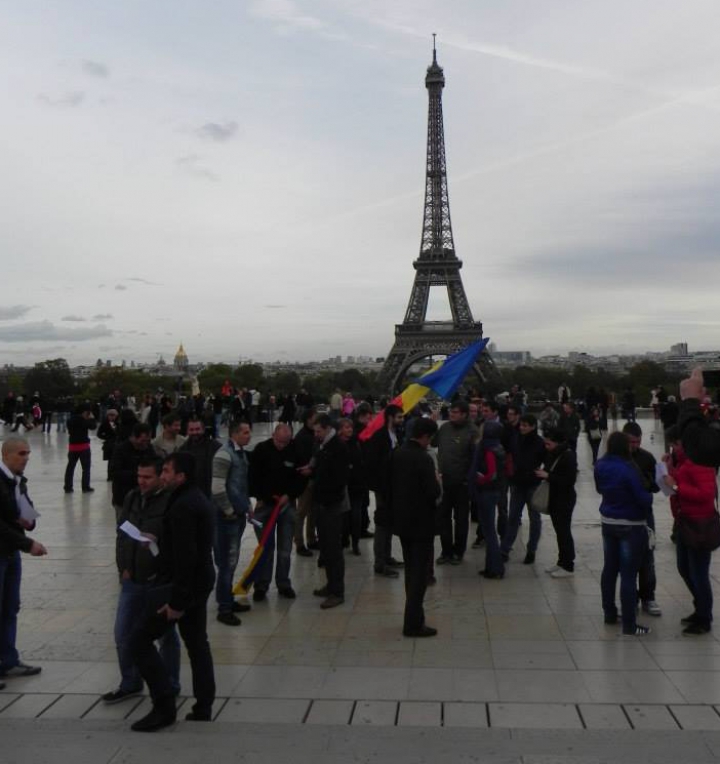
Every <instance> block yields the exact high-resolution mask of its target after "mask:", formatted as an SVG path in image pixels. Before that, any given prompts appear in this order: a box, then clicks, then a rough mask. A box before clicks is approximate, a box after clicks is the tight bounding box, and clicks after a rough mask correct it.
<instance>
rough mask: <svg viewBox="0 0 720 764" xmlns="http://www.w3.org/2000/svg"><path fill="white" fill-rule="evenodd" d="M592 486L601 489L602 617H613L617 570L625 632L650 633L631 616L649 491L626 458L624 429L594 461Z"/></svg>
mask: <svg viewBox="0 0 720 764" xmlns="http://www.w3.org/2000/svg"><path fill="white" fill-rule="evenodd" d="M595 486H596V488H597V490H598V493H600V494H602V503H601V504H600V516H601V519H602V535H603V552H604V555H605V564H604V566H603V571H602V576H601V579H600V589H601V591H602V603H603V611H604V612H605V623H608V624H612V623H617V620H618V612H617V605H616V604H615V587H616V584H617V577H618V573H619V574H620V605H621V611H622V630H623V634H629V635H635V636H641V635H643V634H648V633H649V632H650V629H649V628H648V627H647V626H642V625H640V624H638V623H637V622H636V620H635V614H636V611H637V584H636V580H637V574H638V571H639V570H640V565H641V563H642V560H643V555H644V554H645V550H646V548H647V543H648V533H647V517H648V513H649V511H650V508H651V507H652V495H651V494H650V493H648V491H646V490H645V489H644V488H643V485H642V481H641V478H640V473H639V472H638V471H637V469H636V468H635V467H634V466H633V464H632V463H631V461H630V444H629V442H628V438H627V435H626V434H625V433H623V432H614V433H612V435H610V437H609V438H608V441H607V452H606V453H605V456H603V457H602V458H601V459H599V460H598V462H597V464H596V465H595Z"/></svg>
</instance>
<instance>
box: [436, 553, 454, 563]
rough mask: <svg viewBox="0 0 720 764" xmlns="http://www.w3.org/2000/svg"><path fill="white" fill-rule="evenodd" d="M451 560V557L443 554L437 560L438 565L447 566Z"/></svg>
mask: <svg viewBox="0 0 720 764" xmlns="http://www.w3.org/2000/svg"><path fill="white" fill-rule="evenodd" d="M450 560H451V557H449V556H446V555H444V554H441V555H440V557H438V558H437V560H435V564H436V565H447V564H448V563H449V562H450Z"/></svg>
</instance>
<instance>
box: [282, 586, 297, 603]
mask: <svg viewBox="0 0 720 764" xmlns="http://www.w3.org/2000/svg"><path fill="white" fill-rule="evenodd" d="M278 596H280V597H284V598H285V599H286V600H294V599H295V598H296V597H297V594H295V589H293V588H292V586H283V588H282V589H278Z"/></svg>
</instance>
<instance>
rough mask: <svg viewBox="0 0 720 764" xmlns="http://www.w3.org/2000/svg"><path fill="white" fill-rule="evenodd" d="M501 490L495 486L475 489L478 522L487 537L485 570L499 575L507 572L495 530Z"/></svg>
mask: <svg viewBox="0 0 720 764" xmlns="http://www.w3.org/2000/svg"><path fill="white" fill-rule="evenodd" d="M498 497H499V492H498V491H497V490H496V489H493V488H484V489H483V490H482V491H475V501H476V503H477V508H478V523H479V524H480V528H481V529H482V534H483V536H484V537H485V570H486V571H487V572H488V573H492V574H494V575H497V574H499V573H504V572H505V565H504V564H503V560H502V557H501V555H500V539H499V538H498V535H497V531H496V530H495V510H496V508H497V503H498Z"/></svg>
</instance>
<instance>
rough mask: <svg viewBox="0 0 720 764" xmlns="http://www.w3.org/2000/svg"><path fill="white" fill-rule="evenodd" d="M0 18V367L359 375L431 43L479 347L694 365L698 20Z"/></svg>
mask: <svg viewBox="0 0 720 764" xmlns="http://www.w3.org/2000/svg"><path fill="white" fill-rule="evenodd" d="M0 10H2V18H3V23H2V25H0V68H1V73H2V81H3V87H2V89H0V109H1V110H2V114H3V140H2V144H1V145H0V166H1V169H2V176H1V177H2V182H1V183H0V209H1V210H2V212H1V213H0V241H1V242H2V271H1V272H2V279H1V281H0V283H2V302H0V364H2V363H24V362H29V361H37V360H42V359H44V358H48V357H57V356H62V357H65V358H67V359H68V360H69V361H70V362H71V363H73V364H74V363H93V362H94V361H95V359H96V358H98V357H99V356H100V357H102V358H111V359H113V360H114V361H115V362H119V361H120V360H121V359H127V360H128V362H129V361H130V360H131V359H134V360H139V361H151V360H154V359H156V358H157V356H158V354H163V355H164V356H165V358H166V359H167V360H169V359H171V358H172V356H173V355H174V352H175V349H176V348H177V345H178V343H179V342H180V341H182V342H183V343H184V344H185V348H186V350H187V353H188V355H189V357H190V361H191V362H195V361H200V360H205V361H216V360H228V361H236V360H237V359H238V358H239V357H240V356H242V357H245V358H253V359H256V360H273V359H276V358H281V359H311V358H325V357H328V356H332V355H338V354H342V355H348V354H350V355H358V354H363V355H372V356H381V355H385V354H386V353H387V352H388V351H389V349H390V347H391V345H392V341H393V331H394V325H395V324H396V323H398V322H400V321H401V320H402V318H403V316H404V313H405V309H406V306H407V301H408V298H409V296H410V288H411V285H412V280H413V275H414V271H413V268H412V261H413V259H414V258H415V257H417V254H418V250H419V244H420V233H421V223H422V202H423V192H424V170H425V141H426V130H427V91H426V90H425V87H424V77H425V70H426V67H427V66H428V65H429V64H430V62H431V59H432V39H431V33H432V32H437V34H438V61H439V63H440V65H441V66H443V68H444V70H445V77H446V87H445V91H444V96H443V107H444V115H445V136H446V149H447V160H448V178H449V190H450V204H451V213H452V222H453V232H454V237H455V246H456V248H457V254H458V256H459V257H460V258H461V259H462V260H463V262H464V267H463V270H462V276H463V280H464V284H465V289H466V292H467V294H468V298H469V300H470V304H471V307H472V310H473V313H474V315H475V319H476V320H481V321H483V324H484V333H485V335H486V336H489V337H490V338H491V339H492V341H494V342H495V343H496V344H497V346H498V349H501V350H530V351H532V352H533V353H534V354H542V353H546V352H567V351H568V350H585V351H589V352H609V351H614V352H634V351H638V350H646V349H648V350H664V349H668V348H669V346H670V344H672V343H674V342H678V341H681V340H684V341H687V342H688V343H689V344H690V347H691V349H701V348H718V347H720V332H719V331H718V328H719V327H720V314H719V312H718V305H719V304H720V300H719V299H718V294H717V293H718V287H719V284H720V279H719V276H720V259H719V258H718V243H719V242H720V216H719V215H718V212H717V210H718V203H719V201H720V46H718V44H717V32H718V29H719V28H720V4H718V2H717V0H684V2H682V3H680V2H677V0H602V2H601V1H600V0H587V2H577V0H537V2H529V1H528V0H524V1H523V2H520V1H519V0H505V1H504V2H502V3H498V2H496V0H446V1H445V2H443V3H438V2H437V0H392V1H389V0H213V2H211V3H208V2H201V0H186V1H185V2H178V0H151V1H150V2H148V0H123V1H122V2H109V0H65V2H62V3H48V2H44V1H41V0H23V1H22V2H9V1H8V0H0ZM431 307H432V314H431V315H430V318H444V317H445V316H446V315H449V308H448V307H447V299H446V297H445V296H444V294H440V295H433V298H432V302H431Z"/></svg>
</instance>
